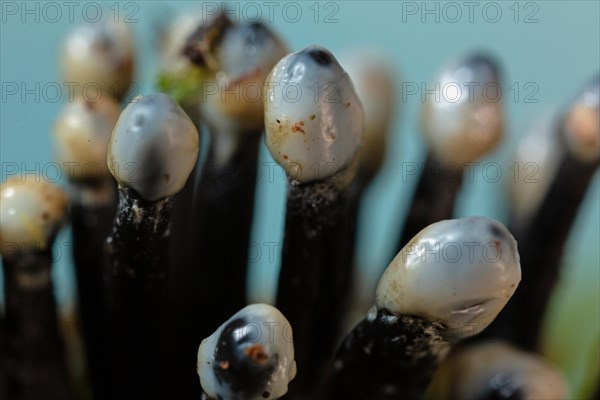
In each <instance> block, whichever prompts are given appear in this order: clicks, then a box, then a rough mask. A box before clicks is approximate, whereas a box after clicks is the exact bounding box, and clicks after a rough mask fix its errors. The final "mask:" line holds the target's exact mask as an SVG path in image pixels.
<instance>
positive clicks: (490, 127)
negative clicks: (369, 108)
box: [421, 56, 504, 165]
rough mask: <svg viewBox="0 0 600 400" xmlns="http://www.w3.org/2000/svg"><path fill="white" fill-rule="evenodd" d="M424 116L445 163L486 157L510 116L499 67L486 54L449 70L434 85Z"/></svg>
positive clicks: (426, 133) (424, 125) (431, 139)
mask: <svg viewBox="0 0 600 400" xmlns="http://www.w3.org/2000/svg"><path fill="white" fill-rule="evenodd" d="M428 89H429V90H434V91H435V95H434V94H427V95H426V99H425V103H424V104H423V108H422V114H421V125H422V131H423V134H424V136H425V138H426V140H427V142H428V144H429V148H430V149H431V151H432V152H433V154H434V155H435V156H436V158H437V159H439V160H440V161H442V162H448V163H458V164H459V165H462V164H464V163H469V162H473V161H475V160H477V159H478V158H480V157H482V156H483V155H485V154H486V153H488V152H489V151H491V150H492V149H493V148H494V147H495V146H496V144H497V143H498V142H499V141H500V139H501V137H502V134H503V131H504V115H503V108H502V104H501V101H500V100H501V94H502V92H501V89H500V84H499V77H498V68H497V66H496V65H495V63H494V61H492V60H490V59H488V58H486V57H484V56H474V57H471V58H468V59H466V60H465V61H463V62H461V63H459V64H456V65H451V66H448V67H446V68H445V69H444V70H442V72H441V74H440V75H439V77H438V78H437V80H436V82H433V83H430V84H429V86H428Z"/></svg>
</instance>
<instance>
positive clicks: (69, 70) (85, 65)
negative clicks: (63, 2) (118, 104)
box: [60, 19, 135, 100]
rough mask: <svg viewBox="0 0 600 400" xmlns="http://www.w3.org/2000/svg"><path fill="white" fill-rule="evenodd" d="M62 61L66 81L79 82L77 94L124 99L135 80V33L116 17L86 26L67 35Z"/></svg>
mask: <svg viewBox="0 0 600 400" xmlns="http://www.w3.org/2000/svg"><path fill="white" fill-rule="evenodd" d="M60 60H61V67H62V73H63V79H64V81H65V82H71V83H75V84H77V85H78V86H75V94H78V95H83V96H86V95H89V96H92V95H91V94H89V93H94V94H93V96H94V98H97V97H98V96H113V97H114V98H115V99H117V100H119V99H122V98H123V97H125V95H126V94H127V92H128V91H129V89H130V86H131V83H132V79H133V69H134V64H135V55H134V51H133V39H132V36H131V32H130V30H129V28H128V26H127V24H125V23H123V22H114V21H113V20H112V19H109V20H107V21H101V22H97V23H94V24H87V25H82V26H80V27H78V28H76V29H75V30H74V31H73V32H72V33H71V34H70V35H69V36H68V37H67V39H66V41H65V45H64V47H63V50H62V54H61V55H60ZM84 86H85V87H93V89H86V90H83V89H82V88H83V87H84ZM88 90H89V93H88ZM98 92H99V93H98Z"/></svg>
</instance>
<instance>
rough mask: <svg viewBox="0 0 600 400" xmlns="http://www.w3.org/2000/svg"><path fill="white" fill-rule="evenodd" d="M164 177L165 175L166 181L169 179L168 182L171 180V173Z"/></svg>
mask: <svg viewBox="0 0 600 400" xmlns="http://www.w3.org/2000/svg"><path fill="white" fill-rule="evenodd" d="M164 177H165V181H167V182H169V180H171V175H169V174H165V175H164Z"/></svg>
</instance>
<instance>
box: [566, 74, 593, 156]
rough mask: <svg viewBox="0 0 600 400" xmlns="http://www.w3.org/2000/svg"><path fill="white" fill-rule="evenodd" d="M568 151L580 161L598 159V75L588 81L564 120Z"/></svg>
mask: <svg viewBox="0 0 600 400" xmlns="http://www.w3.org/2000/svg"><path fill="white" fill-rule="evenodd" d="M563 136H564V140H565V142H566V145H567V149H568V150H569V152H570V153H571V154H572V155H573V156H574V157H575V158H577V159H579V160H580V161H582V162H588V163H598V162H599V161H600V76H599V77H597V78H596V79H595V80H593V81H592V82H590V83H589V84H588V85H587V86H586V87H585V88H584V90H583V93H582V94H581V96H580V97H579V99H578V100H577V101H576V102H575V104H574V105H573V107H572V108H571V110H570V111H569V113H568V114H567V117H566V119H565V122H564V129H563Z"/></svg>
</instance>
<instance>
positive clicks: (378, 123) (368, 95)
mask: <svg viewBox="0 0 600 400" xmlns="http://www.w3.org/2000/svg"><path fill="white" fill-rule="evenodd" d="M340 62H341V64H342V66H343V67H344V69H345V70H346V72H347V73H348V75H350V78H351V79H352V83H353V84H354V89H355V90H356V93H357V94H358V97H359V98H360V100H361V104H362V106H363V109H364V112H365V120H366V125H365V126H366V128H365V133H364V136H363V143H362V148H361V154H360V157H361V164H362V165H363V166H364V168H368V169H370V170H371V171H373V172H376V170H377V169H379V167H380V165H381V164H382V163H383V160H384V159H385V154H386V148H387V144H388V136H389V135H390V129H391V124H392V122H393V120H394V117H395V116H396V115H397V114H398V106H397V104H396V99H395V89H396V87H395V86H396V81H398V80H399V79H400V77H399V76H398V75H399V74H398V72H397V71H396V69H395V68H394V67H393V65H392V62H391V60H390V59H389V58H388V57H387V56H386V54H385V53H383V52H381V51H375V50H373V49H354V51H352V52H348V53H347V54H344V55H342V56H341V57H340Z"/></svg>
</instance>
